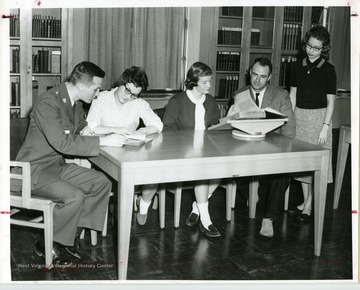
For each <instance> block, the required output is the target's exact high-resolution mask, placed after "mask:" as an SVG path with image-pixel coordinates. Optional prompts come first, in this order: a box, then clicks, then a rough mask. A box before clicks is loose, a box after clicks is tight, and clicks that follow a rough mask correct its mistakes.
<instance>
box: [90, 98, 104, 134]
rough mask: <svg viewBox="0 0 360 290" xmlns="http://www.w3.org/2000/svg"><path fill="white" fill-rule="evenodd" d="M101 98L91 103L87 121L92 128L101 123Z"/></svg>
mask: <svg viewBox="0 0 360 290" xmlns="http://www.w3.org/2000/svg"><path fill="white" fill-rule="evenodd" d="M101 116H102V113H101V98H100V97H98V98H97V99H94V100H93V101H92V103H91V106H90V109H89V113H88V115H87V118H86V121H87V123H88V126H89V127H90V128H91V129H94V128H95V127H96V126H99V125H100V124H101Z"/></svg>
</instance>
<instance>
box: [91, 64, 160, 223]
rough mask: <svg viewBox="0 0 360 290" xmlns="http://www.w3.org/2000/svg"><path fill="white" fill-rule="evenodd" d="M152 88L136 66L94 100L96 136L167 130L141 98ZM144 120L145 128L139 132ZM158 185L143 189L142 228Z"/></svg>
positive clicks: (138, 219)
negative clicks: (147, 89)
mask: <svg viewBox="0 0 360 290" xmlns="http://www.w3.org/2000/svg"><path fill="white" fill-rule="evenodd" d="M147 87H148V78H147V75H146V73H145V71H144V70H142V69H141V68H140V67H136V66H133V67H131V68H128V69H126V70H125V71H124V72H123V74H122V75H121V76H120V78H119V79H118V80H117V82H116V83H115V86H114V88H112V89H111V90H109V91H103V92H101V93H100V94H99V95H98V97H97V99H95V100H93V102H92V105H91V107H90V110H89V114H88V116H87V119H86V120H87V122H88V127H89V130H91V131H92V132H94V133H95V134H111V133H116V134H134V133H135V134H136V133H141V134H152V133H159V132H161V131H162V129H163V123H162V122H161V120H160V118H159V117H158V116H157V115H156V114H155V113H154V111H153V110H152V109H151V107H150V105H149V103H148V102H146V101H145V100H143V99H141V98H140V93H141V91H142V90H146V88H147ZM140 119H142V120H143V122H144V124H145V127H142V128H140V129H137V128H138V126H139V122H140ZM156 189H157V184H149V185H143V186H142V196H141V197H139V198H138V200H137V203H138V206H139V211H138V213H137V215H136V217H137V221H138V223H139V224H140V225H144V224H145V223H146V220H147V212H148V208H149V205H150V203H151V200H152V198H153V196H154V194H155V193H156Z"/></svg>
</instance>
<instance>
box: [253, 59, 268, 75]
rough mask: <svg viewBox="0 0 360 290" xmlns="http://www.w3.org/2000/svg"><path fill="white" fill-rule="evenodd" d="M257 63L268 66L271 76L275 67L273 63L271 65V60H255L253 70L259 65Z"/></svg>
mask: <svg viewBox="0 0 360 290" xmlns="http://www.w3.org/2000/svg"><path fill="white" fill-rule="evenodd" d="M257 63H258V64H260V65H261V66H268V67H269V72H270V73H269V75H271V73H272V69H273V66H272V63H271V61H270V59H268V58H266V57H258V58H255V60H254V62H253V65H252V66H251V68H253V67H254V65H255V64H257Z"/></svg>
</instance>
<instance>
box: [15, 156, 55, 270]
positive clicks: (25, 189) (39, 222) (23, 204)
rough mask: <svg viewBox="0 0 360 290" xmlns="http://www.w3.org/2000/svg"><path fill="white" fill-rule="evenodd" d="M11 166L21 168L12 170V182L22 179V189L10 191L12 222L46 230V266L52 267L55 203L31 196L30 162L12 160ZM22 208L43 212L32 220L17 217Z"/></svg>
mask: <svg viewBox="0 0 360 290" xmlns="http://www.w3.org/2000/svg"><path fill="white" fill-rule="evenodd" d="M10 166H11V167H13V169H14V168H16V169H19V168H21V171H20V172H19V173H13V172H10V179H11V180H10V182H11V183H10V184H12V181H16V180H18V181H19V180H20V181H21V182H20V183H21V186H20V190H11V191H10V206H11V207H13V208H12V210H11V212H12V214H11V216H10V223H11V224H13V225H19V226H25V227H32V228H40V229H43V230H44V237H45V267H47V268H50V267H52V248H53V226H54V224H53V210H54V206H55V203H53V202H52V201H51V200H48V199H44V198H40V197H38V198H35V197H32V196H31V170H30V163H29V162H19V161H10ZM14 183H16V182H14ZM11 187H12V188H14V187H16V184H13V186H11ZM22 209H26V210H36V211H39V212H42V215H41V216H40V217H39V218H33V219H31V220H24V219H18V218H16V216H17V215H18V211H19V210H20V211H21V210H22Z"/></svg>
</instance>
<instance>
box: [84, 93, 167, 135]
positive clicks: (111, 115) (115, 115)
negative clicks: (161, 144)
mask: <svg viewBox="0 0 360 290" xmlns="http://www.w3.org/2000/svg"><path fill="white" fill-rule="evenodd" d="M116 90H117V88H114V89H112V90H110V91H103V92H101V93H100V94H99V95H98V97H97V98H96V99H94V100H93V101H92V104H91V107H90V110H89V114H88V116H87V118H86V121H87V122H88V126H89V127H90V128H91V129H94V128H95V127H96V126H106V127H123V128H128V129H130V130H134V131H135V130H136V129H137V127H138V126H139V118H141V119H142V120H143V122H144V124H145V126H155V127H157V128H158V129H159V132H161V131H162V129H163V123H162V122H161V120H160V118H159V116H158V115H156V114H155V113H154V111H153V110H152V109H151V107H150V105H149V103H148V102H147V101H145V100H144V99H141V98H138V99H135V100H132V101H131V102H127V103H125V104H123V105H122V106H121V108H119V107H118V106H117V104H116V100H115V92H116Z"/></svg>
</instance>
